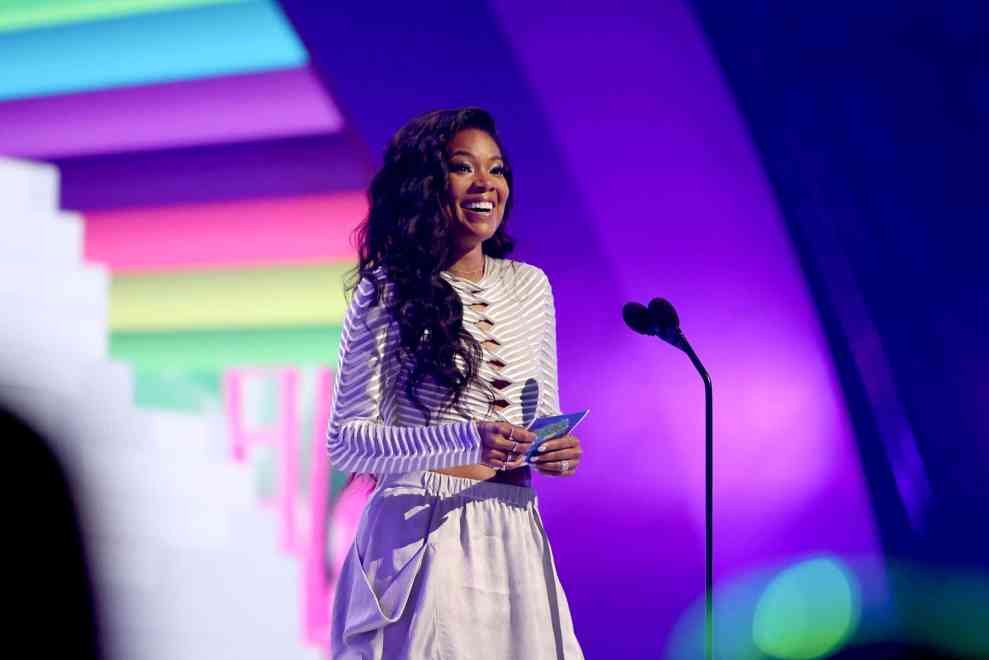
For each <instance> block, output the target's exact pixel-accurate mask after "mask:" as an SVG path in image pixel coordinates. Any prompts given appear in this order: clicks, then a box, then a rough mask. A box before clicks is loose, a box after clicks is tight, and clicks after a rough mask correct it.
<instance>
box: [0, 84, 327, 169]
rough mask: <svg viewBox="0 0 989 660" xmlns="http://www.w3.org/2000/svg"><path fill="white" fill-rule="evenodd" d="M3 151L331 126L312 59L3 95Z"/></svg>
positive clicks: (234, 137) (249, 135) (236, 136)
mask: <svg viewBox="0 0 989 660" xmlns="http://www.w3.org/2000/svg"><path fill="white" fill-rule="evenodd" d="M0 126H3V130H2V131H0V153H2V154H5V155H11V156H30V157H39V156H47V157H54V156H70V155H81V154H98V153H110V152H115V151H137V150H143V149H152V148H154V149H158V148H163V147H180V146H190V145H195V144H208V143H221V142H234V141H238V140H252V139H261V138H272V137H287V136H292V135H302V134H311V133H334V132H337V131H339V130H340V128H341V127H342V126H343V119H342V117H341V115H340V112H339V111H338V110H337V108H336V106H334V104H333V101H332V100H331V99H330V97H329V95H328V94H327V93H326V91H325V90H324V89H323V88H322V86H321V85H320V83H319V81H318V80H317V79H316V76H315V75H314V74H313V72H312V71H311V70H310V69H309V68H308V67H303V68H298V69H287V70H283V71H274V72H267V73H256V74H247V75H238V76H224V77H221V78H209V79H205V80H190V81H183V82H175V83H167V84H162V85H148V86H140V87H125V88H120V89H113V90H103V91H95V92H86V93H82V94H70V95H66V96H50V97H43V98H36V99H25V100H21V101H10V102H7V103H0Z"/></svg>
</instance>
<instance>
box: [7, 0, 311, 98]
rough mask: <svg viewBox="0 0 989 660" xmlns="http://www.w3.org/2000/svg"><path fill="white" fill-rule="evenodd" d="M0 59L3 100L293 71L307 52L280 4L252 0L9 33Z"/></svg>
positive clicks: (303, 61) (305, 57)
mask: <svg viewBox="0 0 989 660" xmlns="http://www.w3.org/2000/svg"><path fill="white" fill-rule="evenodd" d="M96 4H98V3H96ZM0 61H2V62H3V63H4V75H3V77H2V78H0V100H4V101H6V100H12V99H20V98H28V97H36V96H49V95H53V94H71V93H75V92H83V91H89V90H94V89H109V88H114V87H122V86H128V85H145V84H153V83H163V82H171V81H176V80H193V79H198V78H209V77H216V76H223V75H231V74H236V73H249V72H259V71H272V70H276V69H290V68H295V67H300V66H303V65H305V64H306V62H307V61H308V55H307V53H306V50H305V48H304V47H303V45H302V42H301V41H299V38H298V37H297V36H296V35H295V32H293V31H292V28H291V26H290V25H289V24H288V21H287V20H286V18H285V16H284V15H283V14H282V13H281V10H280V9H279V7H278V5H277V3H275V2H270V1H268V0H253V1H245V2H234V3H224V4H213V5H204V6H201V7H191V8H186V9H181V10H174V11H160V12H150V13H135V14H131V15H125V16H119V17H108V18H106V19H104V20H99V21H83V22H76V23H62V24H58V25H52V26H49V27H44V28H40V29H34V30H17V31H8V32H4V33H2V36H0Z"/></svg>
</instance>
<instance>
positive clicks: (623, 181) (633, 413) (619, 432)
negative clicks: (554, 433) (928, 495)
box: [493, 0, 878, 658]
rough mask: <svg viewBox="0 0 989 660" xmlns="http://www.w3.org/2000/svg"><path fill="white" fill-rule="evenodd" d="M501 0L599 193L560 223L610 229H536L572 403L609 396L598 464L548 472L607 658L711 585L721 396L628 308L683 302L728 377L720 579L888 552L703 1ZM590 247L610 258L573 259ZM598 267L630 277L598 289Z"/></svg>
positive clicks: (566, 149) (719, 385)
mask: <svg viewBox="0 0 989 660" xmlns="http://www.w3.org/2000/svg"><path fill="white" fill-rule="evenodd" d="M554 4H557V5H559V6H553V5H554ZM493 6H494V7H495V8H496V13H497V14H498V16H499V18H500V20H501V22H502V26H503V29H504V32H505V33H506V35H508V39H509V40H510V42H511V44H512V46H513V48H514V54H515V57H516V58H517V59H518V60H519V62H520V63H521V65H522V66H523V68H524V69H525V70H526V72H527V74H528V76H529V80H530V81H531V83H532V87H533V89H534V90H535V93H536V95H537V97H538V100H539V102H540V103H541V104H542V106H543V108H544V110H545V116H546V117H547V118H548V119H547V121H548V122H549V123H550V124H551V128H552V131H553V134H554V135H553V137H554V138H555V140H556V142H557V143H558V144H559V145H560V148H561V149H562V151H563V153H564V154H565V158H566V161H567V165H568V166H569V169H568V171H566V172H560V176H561V177H571V178H572V181H571V185H572V187H573V188H575V189H576V190H578V191H579V195H580V197H579V199H575V200H564V199H559V200H558V211H557V213H558V214H559V215H560V218H557V219H556V222H554V223H551V224H557V223H559V222H560V221H561V218H562V219H564V221H565V218H566V215H567V213H568V208H571V207H577V206H578V205H581V206H582V207H583V209H584V211H585V213H586V214H588V215H590V216H591V217H592V218H593V227H594V229H595V232H594V234H593V235H587V234H584V233H572V234H569V235H568V234H566V233H562V234H561V233H558V232H557V233H554V235H545V234H541V233H540V231H539V227H538V226H532V224H531V218H530V219H529V222H530V224H529V226H523V225H522V223H520V224H519V225H517V226H516V232H517V233H519V234H522V235H523V238H524V239H525V240H524V243H527V244H529V249H528V251H527V253H526V255H525V256H527V257H528V258H529V259H530V260H532V261H534V262H536V263H541V264H545V267H546V269H547V271H548V272H549V274H550V277H551V280H552V282H553V284H554V288H555V293H556V304H557V310H558V320H559V355H560V379H561V399H562V402H563V407H564V409H565V410H575V409H578V408H583V407H590V408H591V414H590V416H589V417H588V419H587V421H586V422H585V424H584V426H583V427H582V429H581V430H582V433H580V434H579V435H581V436H582V438H583V441H584V444H585V447H586V456H585V459H584V467H583V469H582V471H581V474H580V475H579V476H577V477H576V478H574V479H570V480H562V481H555V480H550V479H543V480H541V482H540V483H539V484H538V488H539V490H540V497H541V500H542V508H543V511H544V513H545V517H546V519H547V527H548V528H549V532H550V538H551V539H552V541H553V544H554V549H555V552H556V555H557V559H558V563H559V568H560V572H561V575H562V577H563V581H564V584H565V586H566V587H567V588H568V593H569V595H570V599H571V601H572V605H573V609H574V615H575V618H576V625H577V630H578V632H579V633H580V635H581V639H582V640H584V643H585V645H586V646H587V647H588V649H589V650H590V649H593V652H591V653H590V657H593V658H597V657H606V656H605V655H601V654H602V653H605V652H606V651H607V650H608V649H611V650H612V651H613V652H614V653H615V655H614V656H612V657H636V658H645V657H660V651H661V649H663V650H665V648H666V645H667V643H668V638H669V636H670V632H671V626H673V625H674V624H675V622H676V621H677V619H678V618H679V617H680V615H681V614H682V613H683V611H684V609H685V608H686V607H687V606H688V604H690V603H691V602H694V601H695V599H697V598H700V597H702V595H703V586H704V581H703V576H704V573H703V538H704V526H703V524H704V444H703V440H704V407H703V406H704V399H703V388H702V384H701V382H700V379H699V378H698V376H697V374H696V373H695V372H694V371H693V368H692V366H691V365H690V363H689V361H688V360H687V358H686V356H684V355H683V354H680V353H679V352H677V351H675V350H674V349H672V348H671V347H669V346H667V345H665V344H662V343H661V342H659V341H658V340H654V339H651V338H646V337H641V336H638V335H634V334H632V333H631V331H628V330H626V329H625V328H624V326H623V324H622V322H621V318H620V310H621V306H622V304H623V303H624V302H626V301H628V300H638V301H642V302H648V300H649V299H650V298H651V297H653V296H663V297H667V298H668V299H670V300H671V301H672V302H673V303H674V305H676V307H677V309H678V310H679V311H680V315H681V319H682V327H683V328H684V331H685V333H686V334H687V336H688V337H689V338H690V339H691V341H692V343H693V345H694V347H695V348H696V350H697V351H698V353H699V354H700V355H701V358H702V359H703V360H704V361H705V364H706V365H707V367H708V369H709V371H710V372H711V374H712V376H713V379H714V391H715V444H716V450H715V451H716V464H715V475H716V496H715V507H716V530H717V531H716V533H717V536H716V539H717V542H716V562H715V571H716V579H717V580H718V581H719V582H724V581H728V580H733V579H736V578H739V577H740V576H742V575H743V574H745V573H746V572H747V571H750V570H755V569H757V568H760V567H763V566H767V565H776V566H779V565H782V564H785V563H789V562H792V561H798V560H799V559H802V558H804V557H806V556H808V555H811V554H814V553H837V554H839V555H844V556H859V555H869V554H873V553H876V552H878V539H877V532H876V529H875V526H874V524H873V519H872V514H871V512H870V508H869V502H868V497H867V493H866V489H865V486H864V483H863V476H862V470H861V467H860V462H859V459H858V454H857V451H856V447H855V442H854V438H853V435H852V429H851V424H850V421H849V417H848V413H847V411H846V409H845V406H844V401H843V399H842V394H841V391H840V388H839V384H838V381H837V376H836V373H835V370H834V367H833V365H832V360H831V357H830V354H829V351H828V347H827V345H826V342H825V338H824V335H823V332H822V329H821V324H820V321H819V319H818V317H817V314H816V312H815V309H814V306H813V303H812V300H811V298H810V294H809V292H808V289H807V286H806V284H805V281H804V278H803V276H802V274H801V272H800V268H799V264H798V262H797V259H796V255H795V252H794V250H793V247H792V246H791V244H790V241H789V240H788V237H787V234H786V231H785V227H784V224H783V222H782V219H781V217H780V214H779V210H778V209H777V207H776V205H775V202H774V199H773V194H772V190H771V189H770V187H769V184H768V181H767V180H766V177H765V175H764V174H763V172H762V171H761V168H760V166H759V161H758V155H757V153H756V152H755V150H754V149H753V146H752V144H751V142H750V140H749V137H748V135H747V133H746V129H745V126H744V124H743V123H742V121H741V119H740V117H739V115H738V113H737V111H736V109H735V106H734V103H733V100H732V98H731V95H730V93H729V91H728V90H727V88H726V86H725V84H724V82H723V81H722V79H721V76H720V73H719V70H718V67H717V65H716V63H715V62H714V60H713V57H712V55H711V53H710V51H709V49H708V47H707V44H706V42H705V39H704V37H703V34H702V33H701V31H700V29H699V27H698V26H697V24H696V23H695V21H694V19H693V17H692V16H691V15H690V14H689V12H687V10H686V9H685V8H684V7H683V6H681V4H680V3H679V2H653V3H648V4H642V5H641V6H640V7H639V8H638V10H637V11H636V12H634V13H628V14H625V15H619V13H618V12H615V13H614V14H610V15H608V14H604V13H602V14H601V15H597V16H590V15H584V16H574V15H572V14H571V13H570V12H568V8H569V4H565V3H562V2H560V3H530V2H521V1H517V0H495V1H494V2H493ZM561 35H562V36H563V38H561ZM547 193H548V194H551V193H552V191H547ZM532 194H533V193H532V192H531V191H530V192H529V195H530V196H531V195H532ZM557 226H558V225H557ZM587 242H595V243H597V245H598V248H597V249H598V250H601V251H603V252H604V253H605V259H606V263H603V264H600V263H588V262H585V263H577V264H574V263H572V261H573V260H577V261H578V262H579V261H580V259H581V255H582V254H585V252H586V250H585V249H584V248H583V247H582V246H583V245H584V244H585V243H587ZM560 255H566V256H565V257H563V258H561V256H560ZM567 260H569V261H570V262H571V263H566V261H567ZM575 269H577V271H575ZM579 270H588V271H592V272H593V271H599V270H600V271H601V272H608V273H611V275H612V277H613V278H614V279H615V280H616V281H615V282H614V285H613V286H610V287H607V288H599V289H598V290H596V291H594V297H593V298H589V295H588V292H587V291H586V289H585V288H584V286H582V284H581V283H582V281H583V276H582V274H581V273H579V272H578V271H579ZM728 650H729V649H723V651H726V652H727V651H728ZM725 657H730V656H725Z"/></svg>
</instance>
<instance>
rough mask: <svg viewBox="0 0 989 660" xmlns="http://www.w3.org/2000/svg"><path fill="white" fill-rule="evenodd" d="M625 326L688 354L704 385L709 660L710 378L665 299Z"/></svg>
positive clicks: (633, 308)
mask: <svg viewBox="0 0 989 660" xmlns="http://www.w3.org/2000/svg"><path fill="white" fill-rule="evenodd" d="M622 318H623V319H624V320H625V325H627V326H628V327H630V328H632V329H633V330H635V331H636V332H638V333H639V334H640V335H651V336H654V337H659V338H660V339H662V340H663V341H665V342H666V343H668V344H671V345H673V346H675V347H677V348H679V349H680V350H681V351H683V352H684V353H686V354H687V357H689V358H690V362H691V363H692V364H693V365H694V368H695V369H696V370H697V373H698V374H700V377H701V380H702V381H704V413H705V414H704V417H705V419H704V427H705V428H704V430H705V434H704V435H705V437H704V532H705V534H704V536H705V543H704V657H705V659H706V660H711V658H712V654H713V652H714V651H713V649H714V394H713V388H712V385H711V376H710V375H709V374H708V373H707V369H705V368H704V365H703V364H702V363H701V361H700V358H698V357H697V353H695V352H694V349H693V347H692V346H691V345H690V342H688V341H687V338H686V337H685V336H684V334H683V331H682V330H680V317H679V316H678V315H677V312H676V310H675V309H674V308H673V305H672V304H670V301H669V300H666V299H665V298H653V299H652V300H651V301H650V302H649V307H648V308H647V307H646V306H645V305H642V304H640V303H637V302H630V303H626V304H625V305H624V306H623V307H622Z"/></svg>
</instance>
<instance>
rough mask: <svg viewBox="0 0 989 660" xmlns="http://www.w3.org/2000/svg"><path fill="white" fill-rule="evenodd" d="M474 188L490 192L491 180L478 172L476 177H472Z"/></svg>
mask: <svg viewBox="0 0 989 660" xmlns="http://www.w3.org/2000/svg"><path fill="white" fill-rule="evenodd" d="M474 186H475V187H477V188H482V189H484V190H491V179H489V178H488V175H487V174H485V173H484V172H479V173H478V174H477V176H476V177H474Z"/></svg>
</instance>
